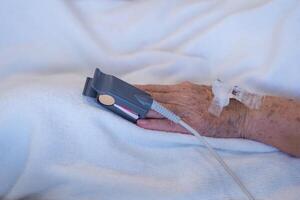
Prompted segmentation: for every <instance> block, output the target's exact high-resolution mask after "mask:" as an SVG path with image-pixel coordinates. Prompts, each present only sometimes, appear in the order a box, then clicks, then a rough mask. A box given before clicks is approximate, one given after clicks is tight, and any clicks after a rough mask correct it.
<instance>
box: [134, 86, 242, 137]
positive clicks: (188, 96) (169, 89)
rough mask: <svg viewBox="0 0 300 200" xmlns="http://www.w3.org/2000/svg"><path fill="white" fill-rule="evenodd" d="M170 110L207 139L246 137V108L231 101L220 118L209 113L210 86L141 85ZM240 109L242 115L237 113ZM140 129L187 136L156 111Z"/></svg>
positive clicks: (211, 96) (177, 126)
mask: <svg viewBox="0 0 300 200" xmlns="http://www.w3.org/2000/svg"><path fill="white" fill-rule="evenodd" d="M137 87H139V88H140V89H142V90H144V91H146V92H148V93H150V94H151V95H152V97H153V98H154V99H155V100H156V101H158V102H159V103H161V104H163V105H164V106H165V107H167V108H168V109H170V110H172V111H173V112H174V113H176V114H177V115H179V116H180V117H181V118H182V119H183V120H184V121H186V122H187V123H188V124H190V125H191V126H192V127H193V128H195V129H196V130H197V131H199V132H200V133H201V134H203V135H205V136H211V137H235V138H239V137H243V131H242V130H243V129H244V127H243V126H244V124H245V120H246V114H247V108H246V107H245V106H243V105H242V104H241V103H239V102H237V101H234V100H232V101H231V104H230V105H229V106H228V107H226V108H225V109H224V110H223V112H222V114H221V116H220V117H215V116H213V115H212V114H210V113H209V112H208V108H209V106H210V104H211V102H212V98H213V95H212V92H211V87H209V86H204V85H197V84H193V83H190V82H183V83H180V84H177V85H138V86H137ZM236 110H239V112H236ZM137 124H138V126H140V127H143V128H146V129H152V130H161V131H170V132H179V133H187V131H186V130H185V129H184V128H182V127H181V126H179V125H177V124H174V123H173V122H171V121H169V120H167V119H165V118H163V117H162V116H161V115H159V114H158V113H156V112H154V111H150V112H149V113H148V118H147V119H141V120H138V122H137Z"/></svg>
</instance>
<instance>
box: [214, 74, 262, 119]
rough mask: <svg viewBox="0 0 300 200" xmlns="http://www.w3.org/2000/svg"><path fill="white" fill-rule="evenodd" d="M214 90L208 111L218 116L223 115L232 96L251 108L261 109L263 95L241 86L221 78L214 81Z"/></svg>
mask: <svg viewBox="0 0 300 200" xmlns="http://www.w3.org/2000/svg"><path fill="white" fill-rule="evenodd" d="M212 92H213V95H214V98H213V101H212V103H211V105H210V107H209V108H208V111H209V112H210V113H211V114H213V115H215V116H217V117H219V116H220V115H221V113H222V110H223V108H224V107H226V106H228V105H229V103H230V99H231V98H232V99H236V100H237V101H239V102H241V103H243V104H244V105H245V106H247V107H248V108H250V109H259V107H260V105H261V102H262V97H263V96H261V95H258V94H254V93H250V92H248V91H246V90H244V89H242V88H241V87H239V86H230V85H228V84H225V83H223V82H222V81H221V80H219V79H218V80H216V81H214V83H213V85H212Z"/></svg>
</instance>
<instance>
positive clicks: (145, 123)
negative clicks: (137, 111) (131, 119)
mask: <svg viewBox="0 0 300 200" xmlns="http://www.w3.org/2000/svg"><path fill="white" fill-rule="evenodd" d="M137 125H138V126H141V127H144V126H145V125H147V120H145V119H139V120H137Z"/></svg>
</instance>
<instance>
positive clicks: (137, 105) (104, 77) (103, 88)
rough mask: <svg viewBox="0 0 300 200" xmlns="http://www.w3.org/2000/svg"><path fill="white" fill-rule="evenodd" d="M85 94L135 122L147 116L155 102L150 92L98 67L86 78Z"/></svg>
mask: <svg viewBox="0 0 300 200" xmlns="http://www.w3.org/2000/svg"><path fill="white" fill-rule="evenodd" d="M83 95H84V96H88V97H92V98H95V100H96V101H97V102H98V103H99V104H100V105H102V106H103V107H105V108H107V109H108V110H111V111H112V112H114V113H116V114H118V115H120V116H121V117H123V118H125V119H127V120H129V121H131V122H134V123H135V122H136V121H137V120H138V119H140V118H145V117H146V114H147V113H148V112H149V110H150V109H151V105H152V103H153V99H152V97H151V95H150V94H148V93H146V92H144V91H143V90H140V89H138V88H136V87H134V86H133V85H130V84H128V83H126V82H125V81H122V80H120V79H118V78H117V77H115V76H112V75H108V74H105V73H103V72H101V71H100V70H99V69H98V68H97V69H96V70H95V73H94V77H93V78H90V77H88V78H87V79H86V82H85V86H84V90H83Z"/></svg>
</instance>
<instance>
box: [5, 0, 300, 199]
mask: <svg viewBox="0 0 300 200" xmlns="http://www.w3.org/2000/svg"><path fill="white" fill-rule="evenodd" d="M299 22H300V5H299V1H296V0H295V1H292V0H290V1H288V2H287V1H263V0H260V1H258V0H255V1H239V2H237V1H219V0H214V1H188V0H186V1H182V0H181V1H180V0H163V1H161V0H153V1H118V0H116V1H109V0H102V1H93V0H87V1H83V0H76V1H62V0H51V1H50V0H47V1H37V0H28V1H26V2H25V1H24V2H20V1H15V0H12V1H8V0H4V1H1V6H0V27H1V33H0V78H1V80H0V109H1V111H0V136H1V137H0V163H1V166H0V197H1V196H2V198H3V199H27V198H28V199H56V200H57V199H64V200H65V199H80V200H81V199H164V200H165V199H178V200H179V199H211V200H224V199H239V200H240V199H245V197H244V196H243V194H242V193H241V192H240V191H239V190H238V188H237V187H236V185H235V184H234V182H232V180H231V179H230V178H229V177H228V176H227V175H226V174H225V172H224V171H222V169H221V168H220V167H219V166H218V164H217V163H216V162H215V161H214V160H213V158H211V157H210V156H209V154H208V153H207V151H206V150H205V148H204V147H203V146H202V145H201V144H199V143H198V141H197V140H196V139H195V138H193V137H192V136H187V135H180V134H174V133H165V132H158V131H150V130H144V129H141V128H138V127H136V126H135V125H134V124H131V123H129V122H127V121H124V120H123V119H121V118H119V117H118V116H115V115H113V114H112V113H110V112H108V111H106V110H104V109H102V108H101V107H99V106H97V105H96V104H95V103H93V102H92V101H90V100H88V99H86V98H84V97H82V95H81V92H82V89H83V85H84V81H85V78H86V76H88V75H91V74H92V73H93V70H94V68H95V67H99V68H101V69H102V70H103V71H105V72H107V73H112V74H115V75H117V76H120V77H121V78H123V79H124V80H126V81H129V82H131V83H140V84H143V83H159V84H169V83H177V82H180V81H184V80H189V81H192V82H196V83H199V84H210V83H211V82H212V81H213V80H215V79H216V78H221V79H222V80H224V81H226V82H228V83H232V84H238V85H241V86H243V87H245V88H247V89H249V90H252V91H255V92H260V93H268V94H274V95H287V96H290V97H295V98H299V97H300V92H299V91H300V84H299V74H300V67H299V63H300V62H299V61H300V55H299V53H300V51H299V44H300V42H299V39H300V38H299V37H300V26H299V25H300V24H299ZM208 141H209V143H210V144H212V145H213V146H214V147H215V148H216V149H217V150H218V152H219V153H220V154H221V155H222V157H223V158H224V159H225V160H226V162H227V163H228V164H229V165H230V167H231V168H232V169H233V170H234V171H235V172H236V173H237V174H238V175H239V177H240V178H241V179H242V181H243V182H244V183H245V185H246V186H247V187H248V188H249V189H250V191H251V192H252V193H253V194H254V195H255V196H256V198H257V199H272V200H276V199H278V200H279V199H292V200H293V199H295V200H296V199H298V198H299V196H300V192H299V191H300V174H299V171H300V161H299V159H296V158H292V157H289V156H287V155H285V154H283V153H281V152H279V151H278V150H276V149H275V148H272V147H270V146H267V145H263V144H260V143H257V142H254V141H249V140H241V139H214V138H208Z"/></svg>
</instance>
